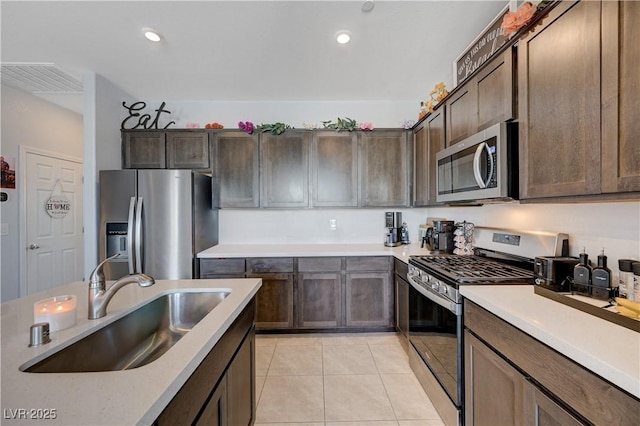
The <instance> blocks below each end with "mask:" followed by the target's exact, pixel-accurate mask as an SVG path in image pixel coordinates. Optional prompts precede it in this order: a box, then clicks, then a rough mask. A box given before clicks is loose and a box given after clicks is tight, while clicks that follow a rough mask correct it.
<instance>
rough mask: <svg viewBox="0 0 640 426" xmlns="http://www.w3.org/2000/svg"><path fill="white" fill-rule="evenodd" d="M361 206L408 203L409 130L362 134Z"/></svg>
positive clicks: (403, 204) (360, 137)
mask: <svg viewBox="0 0 640 426" xmlns="http://www.w3.org/2000/svg"><path fill="white" fill-rule="evenodd" d="M359 139H360V142H359V144H360V155H359V157H360V164H359V169H360V206H362V207H391V206H397V207H402V206H407V207H408V206H409V176H410V172H411V170H410V167H409V164H411V163H410V161H409V150H408V147H407V144H408V132H407V131H406V130H395V129H394V130H386V129H385V130H374V131H372V132H361V133H359Z"/></svg>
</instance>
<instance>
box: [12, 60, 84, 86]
mask: <svg viewBox="0 0 640 426" xmlns="http://www.w3.org/2000/svg"><path fill="white" fill-rule="evenodd" d="M0 74H1V76H2V83H3V84H6V85H9V86H12V87H16V88H18V89H22V90H24V91H27V92H30V93H82V82H81V81H79V80H78V79H76V78H75V77H72V76H71V75H69V74H67V73H66V72H64V71H62V70H61V69H60V68H58V67H56V66H55V65H54V64H51V63H4V64H2V72H1V73H0Z"/></svg>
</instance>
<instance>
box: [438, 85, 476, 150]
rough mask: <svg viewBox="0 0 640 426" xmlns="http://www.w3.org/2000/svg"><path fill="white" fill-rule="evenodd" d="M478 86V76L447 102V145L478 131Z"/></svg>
mask: <svg viewBox="0 0 640 426" xmlns="http://www.w3.org/2000/svg"><path fill="white" fill-rule="evenodd" d="M476 88H477V86H476V78H475V77H474V78H472V79H471V80H469V81H467V82H466V83H465V84H464V86H462V88H460V89H458V90H457V92H456V93H455V94H453V95H451V97H450V98H449V99H447V101H446V102H445V108H446V111H447V116H446V118H447V132H446V137H447V146H451V145H453V144H455V143H457V142H460V141H461V140H463V139H464V138H467V137H469V136H471V135H473V134H474V133H476V132H477V130H478V95H477V93H476Z"/></svg>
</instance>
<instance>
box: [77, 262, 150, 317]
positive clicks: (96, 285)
mask: <svg viewBox="0 0 640 426" xmlns="http://www.w3.org/2000/svg"><path fill="white" fill-rule="evenodd" d="M118 256H120V254H119V253H118V254H116V255H113V256H111V257H107V258H106V259H105V260H103V261H102V262H100V264H99V265H98V266H96V269H94V270H93V272H91V276H90V277H89V319H98V318H102V317H104V316H105V315H107V305H108V304H109V301H111V298H112V297H113V296H114V295H115V294H116V292H117V291H118V290H120V289H121V288H122V287H124V286H125V285H127V284H132V283H137V284H138V285H139V286H140V287H149V286H151V285H153V284H155V282H156V281H155V280H154V279H153V277H150V276H149V275H147V274H131V275H126V276H124V277H122V278H120V279H119V280H117V281H116V282H115V283H113V284H112V285H111V287H109V289H107V286H106V280H105V278H104V272H102V268H103V267H104V264H105V263H107V262H108V261H110V260H111V259H115V258H116V257H118Z"/></svg>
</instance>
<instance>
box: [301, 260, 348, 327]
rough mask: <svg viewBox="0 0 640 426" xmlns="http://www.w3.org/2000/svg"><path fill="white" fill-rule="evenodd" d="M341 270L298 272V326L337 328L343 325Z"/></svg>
mask: <svg viewBox="0 0 640 426" xmlns="http://www.w3.org/2000/svg"><path fill="white" fill-rule="evenodd" d="M341 292H342V275H341V274H340V272H325V273H321V272H305V273H301V274H298V326H299V327H301V328H336V327H339V326H341V325H342V321H341V319H342V308H341V306H342V298H341V297H340V294H341Z"/></svg>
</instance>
